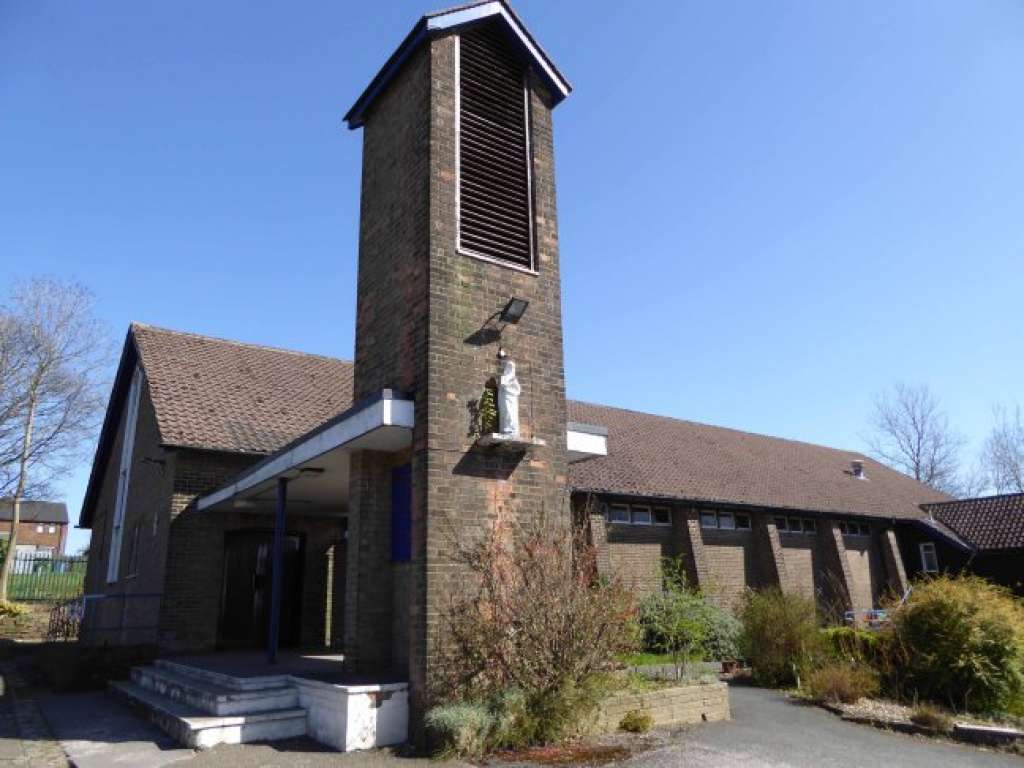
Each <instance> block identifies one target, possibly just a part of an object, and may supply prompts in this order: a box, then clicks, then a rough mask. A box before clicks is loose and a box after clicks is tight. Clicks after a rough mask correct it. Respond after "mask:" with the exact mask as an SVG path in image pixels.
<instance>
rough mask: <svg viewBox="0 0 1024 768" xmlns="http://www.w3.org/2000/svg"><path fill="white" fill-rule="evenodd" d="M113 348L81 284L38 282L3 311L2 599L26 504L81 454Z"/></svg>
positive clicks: (21, 289) (18, 291) (19, 289)
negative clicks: (7, 526) (6, 499)
mask: <svg viewBox="0 0 1024 768" xmlns="http://www.w3.org/2000/svg"><path fill="white" fill-rule="evenodd" d="M106 353H107V346H106V344H105V343H104V336H103V334H102V332H101V330H100V326H99V324H98V322H97V321H96V319H95V316H94V314H93V306H92V295H91V294H90V293H89V291H88V290H86V289H85V288H84V287H82V286H81V285H77V284H74V283H64V282H60V281H57V280H50V279H37V280H32V281H29V282H26V283H24V284H20V285H18V286H16V287H15V288H14V290H13V291H12V293H11V297H10V300H9V302H8V305H7V306H6V307H3V308H0V398H2V399H0V494H2V495H4V496H11V497H13V504H12V506H13V514H12V515H11V534H10V538H9V539H8V549H7V553H8V556H7V557H5V558H4V562H3V566H2V568H0V601H3V600H6V599H7V583H8V579H9V576H10V572H11V565H12V562H13V559H14V554H15V552H16V551H17V550H16V546H17V541H18V523H19V522H20V520H21V502H22V500H24V499H25V498H30V497H32V496H39V495H41V494H43V493H44V492H46V491H47V489H48V488H49V487H50V484H51V483H52V482H53V481H54V480H55V479H57V478H58V477H60V476H62V475H63V474H64V473H65V472H66V471H67V470H68V469H69V468H70V466H71V464H72V463H73V462H74V461H75V460H77V459H79V458H80V457H81V456H82V450H83V448H84V446H85V445H86V440H87V438H88V437H89V436H91V434H92V433H93V431H94V428H95V422H96V418H97V416H98V414H99V413H100V410H101V408H102V399H101V397H100V394H99V393H100V389H99V386H98V375H99V373H100V371H101V370H102V368H103V365H104V363H105V360H106Z"/></svg>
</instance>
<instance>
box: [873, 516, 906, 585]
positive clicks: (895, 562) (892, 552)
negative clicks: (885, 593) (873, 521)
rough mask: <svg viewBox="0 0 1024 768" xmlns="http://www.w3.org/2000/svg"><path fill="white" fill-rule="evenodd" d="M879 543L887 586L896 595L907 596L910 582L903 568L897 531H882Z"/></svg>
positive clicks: (879, 535) (887, 529)
mask: <svg viewBox="0 0 1024 768" xmlns="http://www.w3.org/2000/svg"><path fill="white" fill-rule="evenodd" d="M878 541H879V549H880V550H881V553H882V563H883V565H884V567H885V576H886V586H887V587H888V588H889V589H890V590H891V591H892V592H894V593H895V594H896V595H899V596H902V595H904V594H906V591H907V587H908V586H909V585H910V581H909V580H908V579H907V572H906V569H905V568H904V567H903V556H902V555H901V553H900V546H899V541H898V540H897V538H896V530H895V529H893V528H886V529H885V530H883V531H880V532H879V534H878Z"/></svg>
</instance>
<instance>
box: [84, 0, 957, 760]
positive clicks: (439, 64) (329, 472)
mask: <svg viewBox="0 0 1024 768" xmlns="http://www.w3.org/2000/svg"><path fill="white" fill-rule="evenodd" d="M570 91H571V86H570V84H569V82H568V80H567V79H566V77H565V76H564V75H563V74H562V73H561V72H560V71H559V69H558V67H557V66H556V65H555V63H554V62H553V60H552V59H551V58H550V57H549V55H548V54H547V53H546V52H545V49H544V48H542V47H541V45H540V44H539V42H538V41H537V40H536V39H535V38H534V37H533V36H532V35H531V33H530V32H529V30H528V29H527V28H526V27H525V25H524V24H523V22H522V21H521V20H520V18H519V17H518V16H517V15H516V14H515V12H514V11H513V10H512V9H511V8H510V7H509V5H508V4H507V3H505V2H504V1H503V0H486V1H485V2H476V3H472V4H469V5H465V6H461V7H458V8H454V9H449V10H445V11H440V12H437V13H433V14H428V15H427V16H424V17H423V18H422V19H421V20H420V21H419V22H418V23H417V24H416V25H415V26H414V27H413V29H412V31H410V32H409V34H408V35H407V36H406V37H405V39H404V40H403V41H402V42H401V44H400V45H399V46H398V48H397V49H396V50H395V52H394V53H393V54H392V55H391V57H390V58H389V59H388V60H387V61H386V62H385V63H384V65H383V67H382V68H381V70H380V71H379V72H378V73H377V74H376V75H375V76H374V77H373V79H372V80H371V81H370V83H369V85H368V86H367V87H366V89H365V90H364V91H363V93H362V95H360V96H359V98H358V99H357V100H356V102H355V104H354V105H353V106H352V108H351V109H350V110H349V112H348V114H347V115H346V118H345V119H346V121H347V124H348V126H349V128H351V129H353V130H355V131H359V134H357V135H361V136H362V142H363V164H362V181H361V184H362V186H361V212H360V231H359V256H358V273H357V282H356V285H355V290H356V295H357V318H356V327H355V355H354V360H353V361H347V360H339V359H334V358H330V357H321V356H317V355H311V354H304V353H299V352H292V351H287V350H281V349H272V348H268V347H263V346H258V345H254V344H248V343H241V342H236V341H229V340H221V339H214V338H209V337H206V336H201V335H197V334H193V333H187V332H182V331H173V330H164V329H159V328H155V327H152V326H149V325H144V324H140V323H135V324H133V325H132V326H131V327H130V328H129V330H128V334H127V338H126V340H125V344H124V349H123V353H122V357H121V362H120V366H119V369H118V372H117V376H116V380H115V383H114V386H113V391H112V393H111V397H110V401H109V405H108V409H107V414H106V418H105V421H104V424H103V428H102V433H101V436H100V440H99V446H98V449H97V452H96V457H95V461H94V464H93V468H92V475H91V477H90V480H89V485H88V490H87V493H86V497H85V501H84V504H83V508H82V512H81V519H80V525H81V526H82V527H85V528H89V529H91V530H92V545H91V549H90V561H89V571H88V574H87V583H86V592H87V598H86V610H85V618H84V620H83V626H82V632H81V642H83V643H87V644H93V645H112V646H116V645H145V646H152V647H154V648H155V649H156V650H157V652H158V653H159V654H160V655H161V658H162V659H163V660H164V661H163V663H162V664H161V663H160V662H158V663H157V664H156V665H154V666H153V667H149V668H146V669H144V670H142V671H138V672H137V674H136V673H133V680H132V682H131V683H127V684H124V685H123V686H122V692H124V693H125V694H126V695H128V696H130V697H135V698H136V699H138V700H139V701H142V702H144V703H146V705H147V706H149V707H150V708H151V709H152V710H153V711H156V712H160V713H163V714H161V715H160V717H161V718H163V720H158V721H160V722H162V723H163V722H165V721H166V722H171V721H173V722H175V723H178V725H175V726H173V727H174V728H180V729H184V730H182V731H181V734H180V735H181V738H182V740H184V741H186V742H187V743H195V744H200V745H208V744H210V743H217V741H218V740H221V741H225V740H226V741H231V740H235V741H238V740H249V739H251V738H273V737H278V736H281V735H294V734H295V733H298V732H300V731H301V732H302V733H309V734H310V735H313V736H314V737H315V738H318V739H320V740H323V741H326V742H327V743H330V744H334V745H335V746H338V747H339V748H343V749H345V748H353V746H368V745H369V746H372V745H373V744H383V743H393V742H394V741H396V740H398V741H401V740H404V738H405V735H406V732H407V731H408V727H407V724H408V723H411V727H412V729H413V731H414V732H415V730H416V728H417V727H418V726H417V723H418V722H419V718H420V717H421V715H422V712H423V707H424V703H425V695H426V690H427V683H428V680H429V679H430V676H431V673H432V662H433V659H435V658H436V648H437V643H438V642H439V637H440V636H441V634H442V633H443V621H442V620H443V612H444V608H445V606H446V602H447V598H448V596H449V595H450V593H451V590H452V588H453V586H454V585H456V584H458V583H459V580H460V579H462V578H463V576H464V574H463V572H462V571H461V570H460V566H459V565H458V564H457V562H456V560H455V558H454V557H453V553H454V549H455V547H456V546H457V545H458V544H459V543H460V542H464V541H469V540H473V538H474V537H478V536H480V535H481V534H482V532H484V531H486V530H487V528H488V526H491V525H493V524H494V523H495V522H496V521H499V520H516V521H520V522H523V523H529V522H533V521H544V524H547V525H569V524H576V525H581V526H584V527H585V528H586V531H587V534H588V536H589V538H590V540H591V541H592V542H593V543H594V544H595V545H596V547H597V549H598V552H599V567H600V568H601V569H602V570H604V571H605V572H606V573H618V574H621V575H622V576H623V578H625V579H626V580H627V583H629V584H631V585H632V586H633V587H634V588H635V590H636V592H637V594H638V596H639V595H643V594H646V593H648V592H650V591H652V590H656V589H659V588H660V579H659V564H660V561H661V558H663V557H665V556H677V555H678V556H681V557H682V558H683V559H684V562H685V563H686V567H687V569H688V570H689V572H690V577H691V580H692V581H693V583H695V584H697V585H699V586H701V587H702V588H704V589H706V590H707V591H708V592H709V594H711V595H712V596H714V598H715V599H716V600H719V601H720V602H721V603H722V604H723V605H730V606H731V605H735V604H736V602H737V601H738V599H739V598H740V597H741V596H742V594H743V591H744V590H745V589H747V588H751V587H755V588H756V587H762V586H768V585H778V586H781V587H782V588H783V589H785V590H793V591H799V592H803V593H805V594H808V595H812V596H814V597H815V598H816V599H818V600H819V602H820V604H821V605H822V606H823V608H827V609H828V610H834V611H838V612H839V613H840V614H841V613H844V612H852V613H853V615H857V614H858V612H864V611H868V610H870V609H872V608H874V607H876V606H877V605H878V601H879V599H880V597H881V596H882V595H883V594H885V593H886V592H889V591H891V592H895V593H897V594H899V593H902V592H903V591H905V590H906V587H907V577H906V569H905V567H904V564H903V561H902V558H901V551H900V548H899V546H898V543H897V539H896V533H895V531H896V524H897V523H898V522H900V521H903V520H910V519H916V518H919V517H921V516H922V514H923V512H922V510H921V508H920V506H919V505H921V504H924V503H929V502H941V501H945V500H946V497H945V496H943V495H942V494H940V493H937V492H935V491H933V490H931V489H929V488H927V487H925V486H922V485H920V484H918V483H916V482H915V481H914V480H912V479H910V478H907V477H905V476H903V475H901V474H899V473H897V472H894V471H892V470H890V469H888V468H886V467H884V466H882V465H881V464H878V463H877V462H875V461H873V460H871V459H869V458H866V457H864V456H862V455H860V454H859V453H857V452H851V451H843V450H837V449H833V448H826V447H822V446H817V445H811V444H807V443H800V442H795V441H791V440H783V439H778V438H773V437H766V436H762V435H755V434H750V433H746V432H739V431H735V430H731V429H724V428H720V427H714V426H709V425H704V424H696V423H692V422H687V421H682V420H679V419H676V418H670V417H666V416H655V415H650V414H644V413H637V412H633V411H628V410H623V409H620V408H616V407H612V406H606V405H595V404H590V403H581V402H573V401H567V400H566V397H565V381H564V371H563V352H562V306H561V275H560V260H559V241H558V217H557V206H556V199H555V178H554V168H555V164H554V139H553V132H552V116H553V112H554V110H555V108H556V107H557V106H558V105H559V103H560V102H561V101H562V100H564V99H565V98H567V97H568V96H569V94H570ZM608 354H610V355H611V356H614V351H611V352H609V353H608ZM245 651H251V652H252V653H250V654H249V655H248V656H247V655H246V654H245V653H244V652H245ZM300 651H301V653H300ZM218 653H220V654H222V656H221V658H222V659H231V660H232V661H230V663H228V662H225V664H227V665H228V666H227V667H225V666H223V665H222V666H221V667H220V668H218V667H217V665H216V663H213V662H210V661H209V660H210V659H214V658H216V657H217V654H218ZM264 654H265V655H266V658H267V659H268V661H271V662H275V663H276V664H277V665H278V667H277V669H280V670H285V669H286V667H287V669H288V674H287V675H284V674H283V672H282V674H278V673H277V672H273V669H275V667H274V666H273V664H272V665H271V666H270V668H269V669H270V670H271V671H268V669H261V671H260V673H259V674H255V675H254V674H253V673H252V671H251V669H250V668H246V669H245V670H243V669H241V668H240V667H237V668H236V667H230V665H231V664H235V663H236V661H237V660H238V659H242V658H244V659H250V658H255V657H257V656H258V657H259V658H260V659H262V658H263V656H264ZM247 663H248V662H247ZM289 664H291V665H292V667H288V665H289ZM331 664H333V665H335V666H334V667H331V668H329V665H331ZM296 665H298V666H296ZM229 667H230V668H229ZM325 670H326V671H325ZM255 680H259V681H262V682H260V683H259V684H257V683H255V682H253V681H255ZM239 681H242V682H239ZM271 681H273V682H271ZM355 681H359V683H360V685H356V684H355ZM314 682H315V683H316V684H315V685H314ZM260 685H262V686H264V687H263V688H260V687H259V686H260ZM211 686H212V687H211ZM217 686H220V688H217V689H216V690H221V689H230V690H238V691H247V692H248V693H249V694H251V695H250V698H251V699H252V701H253V702H256V700H257V699H259V702H262V703H260V704H258V705H257V703H253V704H252V705H251V707H252V708H251V709H249V710H244V711H243V710H236V711H234V712H231V711H229V710H230V707H229V704H226V703H224V701H221V699H218V698H217V696H219V695H221V694H218V693H217V692H216V690H214V689H215V688H216V687H217ZM232 686H237V688H232ZM324 686H327V687H326V688H325V687H324ZM331 686H333V687H331ZM360 686H362V687H360ZM285 688H287V690H288V691H289V693H288V694H287V695H286V694H285V693H284V689H285ZM293 689H294V695H292V691H293ZM256 691H262V694H261V695H263V698H260V697H259V696H257V695H256V693H255V692H256ZM335 695H337V696H342V695H343V696H347V697H349V698H348V699H347V701H348V702H349V703H348V704H347V705H346V706H348V707H349V709H348V710H346V711H347V712H348V715H338V714H337V712H339V711H341V710H339V709H337V707H335V705H334V704H332V703H330V702H328V699H329V697H330V696H335ZM161 697H162V698H161ZM275 697H276V698H275ZM282 697H283V698H282ZM289 697H290V698H289ZM358 697H364V698H365V700H366V701H368V702H370V703H369V704H368V705H367V707H368V709H367V711H368V712H371V715H367V717H371V720H373V722H374V723H375V725H374V726H373V727H374V728H376V731H375V733H376V735H375V736H372V737H369V738H370V741H368V742H367V741H366V737H365V733H364V735H363V736H360V738H363V741H358V739H356V740H355V741H353V739H355V736H353V733H354V732H355V726H354V725H352V722H353V721H352V718H353V717H355V715H353V714H352V713H353V712H355V711H356V709H355V707H356V705H355V704H354V703H353V702H355V701H356V699H357V698H358ZM366 697H369V698H366ZM165 700H166V701H165ZM359 700H360V701H362V700H363V699H359ZM167 702H170V703H167ZM403 702H404V703H403ZM236 704H237V700H236V699H231V703H230V706H235V705H236ZM172 705H173V706H172ZM338 706H340V705H338ZM175 707H177V709H176V708H175ZM331 707H335V709H331ZM402 707H405V708H406V709H404V710H403V709H402ZM182 708H184V709H182ZM189 708H191V710H190V709H189ZM300 710H301V712H300ZM402 712H405V714H404V715H403V714H402ZM325 713H327V714H325ZM331 713H334V714H331ZM385 713H391V714H387V715H386V716H385ZM229 715H230V716H231V717H235V718H236V720H237V722H236V721H235V720H233V721H231V722H227V720H230V717H228V716H229ZM204 717H205V718H206V720H204V719H203V718H204ZM332 717H340V718H342V719H344V718H345V717H347V718H348V722H349V726H348V733H347V735H346V733H345V732H344V731H345V728H344V727H342V726H339V725H338V724H337V722H336V721H334V720H331V718H332ZM402 717H408V718H409V719H408V721H404V720H402V719H401V718H402ZM175 718H177V720H175ZM239 718H240V720H239ZM246 718H249V719H248V720H247V719H246ZM388 718H392V719H388ZM393 718H398V719H397V720H394V719H393ZM385 720H387V723H385ZM179 721H181V722H184V723H185V725H181V722H179ZM197 723H198V725H197ZM268 724H269V725H268ZM367 727H369V726H367ZM338 728H341V730H342V733H341V734H340V735H339V733H338ZM364 730H365V729H364ZM175 732H176V733H177V731H175ZM367 732H368V731H367ZM361 733H363V732H362V731H361ZM268 734H269V735H268ZM190 740H191V741H190Z"/></svg>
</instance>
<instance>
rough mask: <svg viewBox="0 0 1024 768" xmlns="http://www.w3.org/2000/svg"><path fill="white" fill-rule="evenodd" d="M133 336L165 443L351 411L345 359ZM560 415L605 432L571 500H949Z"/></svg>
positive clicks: (860, 510)
mask: <svg viewBox="0 0 1024 768" xmlns="http://www.w3.org/2000/svg"><path fill="white" fill-rule="evenodd" d="M131 337H132V338H134V340H135V348H137V349H138V353H139V355H140V356H141V358H140V359H141V363H142V366H143V369H144V371H145V373H146V377H147V382H148V385H149V389H150V392H151V394H152V398H153V404H154V406H155V410H156V417H157V422H158V425H159V429H160V436H161V440H162V442H163V443H164V444H166V445H173V446H179V447H192V448H200V449H206V450H217V451H230V452H244V453H257V454H259V453H271V452H273V451H276V450H278V449H280V448H281V447H282V446H284V445H286V444H287V443H289V442H291V441H292V440H294V439H296V438H298V437H300V436H302V435H303V434H305V433H306V432H309V431H310V430H312V429H314V428H316V427H317V426H318V425H320V424H322V423H323V422H325V421H327V420H328V419H330V418H331V417H333V416H336V415H337V414H339V413H340V412H342V411H343V410H345V409H346V408H348V407H349V406H350V405H351V392H352V363H350V362H348V361H344V360H338V359H334V358H328V357H319V356H316V355H309V354H303V353H299V352H289V351H286V350H281V349H270V348H267V347H260V346H254V345H250V344H241V343H238V342H233V341H225V340H222V339H212V338H209V337H206V336H197V335H194V334H190V333H180V332H177V331H167V330H162V329H159V328H153V327H151V326H147V325H139V324H135V325H133V326H132V330H131ZM129 349H131V347H130V346H129ZM128 362H129V364H133V363H131V358H128ZM123 367H124V366H123ZM125 375H127V371H124V372H122V374H119V381H120V382H121V383H120V384H119V385H118V386H117V387H115V395H116V390H117V389H119V388H120V389H124V388H125V386H126V384H125V382H124V381H123V379H124V378H125ZM113 402H114V401H113V400H112V403H113ZM568 408H569V420H570V421H574V422H582V423H587V424H597V425H601V426H604V427H607V429H608V432H609V435H608V448H609V455H608V456H606V457H596V458H591V459H586V460H584V461H581V462H577V463H574V464H572V465H571V466H570V470H569V483H570V485H571V486H572V487H573V488H576V489H580V490H589V491H601V492H606V493H611V494H620V495H624V496H649V497H660V498H676V499H685V500H692V501H706V502H729V503H734V504H749V505H758V506H766V507H774V508H785V509H799V510H810V511H820V512H837V513H847V514H854V515H868V516H880V517H889V518H891V517H918V518H919V517H921V516H922V512H921V509H920V506H919V505H920V504H922V503H925V502H933V501H944V500H946V499H947V498H948V497H946V496H944V495H942V494H940V493H937V492H935V491H933V490H931V489H929V488H926V487H925V486H923V485H920V484H919V483H917V482H915V481H914V480H911V479H910V478H908V477H906V476H904V475H902V474H900V473H898V472H894V471H893V470H890V469H888V468H887V467H884V466H882V465H881V464H879V463H877V462H875V461H873V460H871V459H868V458H865V457H864V456H862V455H861V454H859V453H856V452H852V451H841V450H836V449H833V448H825V447H823V446H819V445H811V444H809V443H800V442H795V441H792V440H782V439H779V438H773V437H765V436H763V435H755V434H750V433H747V432H739V431H736V430H732V429H724V428H722V427H713V426H708V425H705V424H695V423H693V422H688V421H681V420H679V419H673V418H668V417H664V416H654V415H651V414H646V413H637V412H635V411H627V410H623V409H620V408H610V407H606V406H600V405H590V404H588V403H579V402H572V401H570V402H569V403H568ZM105 430H106V428H105ZM103 454H104V451H103V450H100V451H98V452H97V461H99V460H101V456H102V455H103ZM851 459H860V460H862V461H864V464H865V470H866V475H867V478H868V479H867V480H859V479H856V478H854V477H853V475H852V473H851V471H850V461H851ZM94 474H96V468H95V467H94ZM92 484H93V483H92V481H90V486H91V485H92ZM89 498H91V497H87V503H86V504H84V505H83V524H86V523H87V522H88V520H89V519H90V513H89V512H88V509H89V508H90V505H89V501H88V499H89Z"/></svg>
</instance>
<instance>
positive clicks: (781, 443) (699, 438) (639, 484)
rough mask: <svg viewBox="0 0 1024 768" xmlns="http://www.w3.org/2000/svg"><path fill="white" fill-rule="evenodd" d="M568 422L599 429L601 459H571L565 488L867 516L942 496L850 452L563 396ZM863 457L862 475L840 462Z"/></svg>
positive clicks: (909, 511) (905, 510)
mask: <svg viewBox="0 0 1024 768" xmlns="http://www.w3.org/2000/svg"><path fill="white" fill-rule="evenodd" d="M568 406H569V419H570V420H571V421H578V422H584V423H588V424H600V425H602V426H605V427H607V428H608V456H606V457H597V458H592V459H586V460H584V461H580V462H577V463H575V464H573V465H572V466H571V468H570V472H569V478H570V482H571V484H572V485H573V487H574V488H577V489H580V490H589V491H600V492H607V493H617V494H623V495H635V496H653V497H662V498H678V499H688V500H694V501H705V502H729V503H734V504H749V505H756V506H764V507H775V508H790V509H805V510H815V511H819V512H841V513H846V514H853V515H868V516H873V517H889V518H892V517H908V518H909V517H921V510H920V508H919V505H920V504H922V503H924V502H929V501H943V500H946V499H948V498H949V497H948V496H945V495H944V494H941V493H939V492H937V491H934V490H932V489H930V488H928V487H926V486H924V485H921V484H920V483H918V482H916V481H915V480H913V479H911V478H909V477H907V476H906V475H903V474H901V473H899V472H896V471H894V470H892V469H889V468H888V467H885V466H883V465H882V464H879V463H878V462H877V461H874V460H873V459H870V458H867V457H865V456H864V455H862V454H860V453H857V452H855V451H843V450H838V449H835V448H826V447H824V446H821V445H812V444H811V443H801V442H797V441H795V440H783V439H781V438H777V437H766V436H765V435H755V434H751V433H749V432H740V431H737V430H734V429H726V428H724V427H713V426H710V425H707V424H697V423H694V422H692V421H682V420H680V419H673V418H668V417H666V416H654V415H651V414H648V413H638V412H636V411H627V410H623V409H621V408H609V407H607V406H603V405H591V404H589V403H579V402H570V403H569V404H568ZM853 459H859V460H861V461H863V462H864V473H865V475H866V477H867V479H866V480H860V479H857V478H855V477H854V476H853V473H852V471H851V466H850V461H851V460H853Z"/></svg>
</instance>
